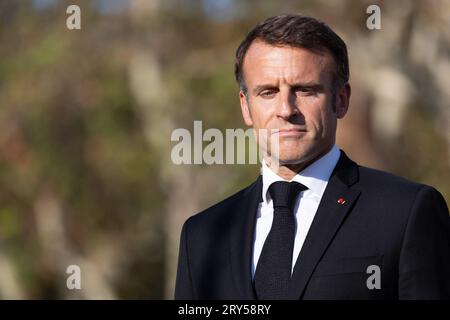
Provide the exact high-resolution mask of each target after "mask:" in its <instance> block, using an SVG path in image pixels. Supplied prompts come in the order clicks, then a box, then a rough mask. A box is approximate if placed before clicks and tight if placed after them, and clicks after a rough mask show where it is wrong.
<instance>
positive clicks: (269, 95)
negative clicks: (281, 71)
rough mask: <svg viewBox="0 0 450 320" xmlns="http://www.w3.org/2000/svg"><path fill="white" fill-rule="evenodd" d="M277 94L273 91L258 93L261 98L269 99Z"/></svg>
mask: <svg viewBox="0 0 450 320" xmlns="http://www.w3.org/2000/svg"><path fill="white" fill-rule="evenodd" d="M276 93H277V92H276V91H275V90H264V91H262V92H261V93H260V95H261V96H263V97H271V96H273V95H275V94H276Z"/></svg>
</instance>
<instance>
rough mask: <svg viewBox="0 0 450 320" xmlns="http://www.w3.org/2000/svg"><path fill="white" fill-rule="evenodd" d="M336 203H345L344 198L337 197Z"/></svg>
mask: <svg viewBox="0 0 450 320" xmlns="http://www.w3.org/2000/svg"><path fill="white" fill-rule="evenodd" d="M337 203H339V204H344V203H345V199H344V198H339V199H338V201H337Z"/></svg>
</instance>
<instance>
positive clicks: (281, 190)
mask: <svg viewBox="0 0 450 320" xmlns="http://www.w3.org/2000/svg"><path fill="white" fill-rule="evenodd" d="M306 189H307V188H306V187H305V186H304V185H302V184H300V183H298V182H285V181H277V182H274V183H273V184H271V185H270V187H269V194H270V196H271V198H272V201H273V222H272V227H271V229H270V232H269V235H268V236H267V239H266V241H265V243H264V247H263V249H262V252H261V256H260V257H259V261H258V265H257V268H256V272H255V290H256V294H257V296H258V299H261V300H276V299H286V298H287V294H288V288H289V283H290V280H291V270H292V252H293V249H294V238H295V217H294V213H293V211H294V205H295V201H296V199H297V196H298V194H299V193H300V192H301V191H303V190H306Z"/></svg>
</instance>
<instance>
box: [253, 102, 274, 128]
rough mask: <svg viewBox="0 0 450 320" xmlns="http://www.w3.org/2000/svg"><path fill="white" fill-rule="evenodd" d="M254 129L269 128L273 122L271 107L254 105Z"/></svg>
mask: <svg viewBox="0 0 450 320" xmlns="http://www.w3.org/2000/svg"><path fill="white" fill-rule="evenodd" d="M250 112H251V116H252V120H253V127H254V128H269V127H270V126H269V124H270V121H271V115H272V112H271V109H270V106H264V105H260V104H259V105H253V108H252V109H250Z"/></svg>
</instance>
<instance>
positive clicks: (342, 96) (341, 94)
mask: <svg viewBox="0 0 450 320" xmlns="http://www.w3.org/2000/svg"><path fill="white" fill-rule="evenodd" d="M351 92H352V89H351V87H350V84H349V83H346V84H345V85H344V86H342V87H341V88H340V89H339V91H338V92H337V97H336V117H337V118H338V119H342V118H343V117H344V116H345V115H346V114H347V111H348V107H349V104H350V95H351Z"/></svg>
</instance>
